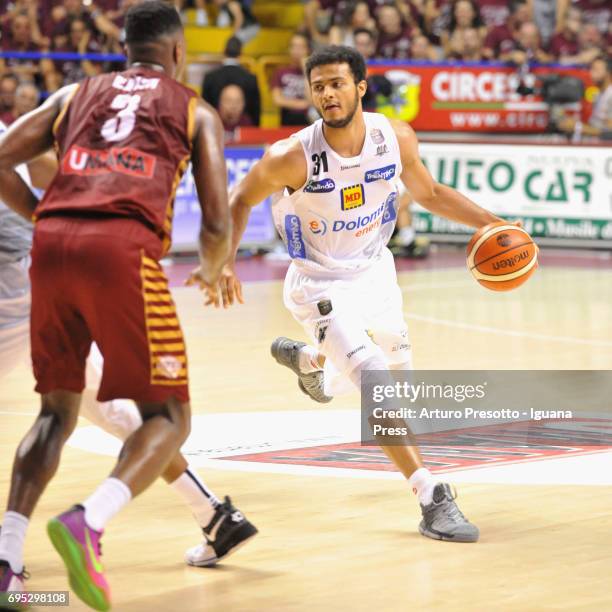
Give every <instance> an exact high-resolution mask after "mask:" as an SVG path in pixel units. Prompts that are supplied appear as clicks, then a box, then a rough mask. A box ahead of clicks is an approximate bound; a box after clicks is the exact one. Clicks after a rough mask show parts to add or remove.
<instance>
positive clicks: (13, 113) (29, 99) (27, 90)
mask: <svg viewBox="0 0 612 612" xmlns="http://www.w3.org/2000/svg"><path fill="white" fill-rule="evenodd" d="M39 101H40V92H39V91H38V88H37V87H36V85H34V84H33V83H21V84H20V85H19V86H18V87H17V90H16V91H15V106H14V107H13V109H12V110H10V111H7V112H5V113H3V114H2V116H0V120H2V121H3V122H4V123H5V124H6V125H10V124H11V123H13V121H15V120H16V119H18V118H19V117H21V116H22V115H25V114H26V113H29V112H30V111H32V110H34V109H35V108H36V107H37V106H38V102H39Z"/></svg>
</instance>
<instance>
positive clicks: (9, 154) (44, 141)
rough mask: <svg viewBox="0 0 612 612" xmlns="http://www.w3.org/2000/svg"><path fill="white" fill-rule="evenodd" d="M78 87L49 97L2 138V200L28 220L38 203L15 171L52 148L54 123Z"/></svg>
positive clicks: (20, 119) (66, 89) (0, 143)
mask: <svg viewBox="0 0 612 612" xmlns="http://www.w3.org/2000/svg"><path fill="white" fill-rule="evenodd" d="M76 87H77V86H76V85H69V86H68V87H64V88H62V89H60V90H59V91H57V92H56V93H54V94H53V95H52V96H49V98H47V100H46V101H45V103H44V104H43V105H42V106H39V107H38V108H37V109H35V110H33V111H32V112H31V113H28V114H27V115H24V116H23V117H20V118H19V119H17V121H15V122H14V123H13V124H11V126H10V127H9V128H8V130H7V131H6V132H5V133H4V134H2V136H0V199H2V200H3V201H4V202H5V203H6V204H7V205H8V206H10V207H11V208H12V209H13V210H15V211H16V212H17V213H19V214H20V215H21V216H22V217H25V218H26V219H28V220H30V219H31V218H32V213H33V212H34V209H35V208H36V205H37V204H38V200H37V199H36V198H35V197H34V195H33V194H32V192H31V191H30V189H29V187H28V186H27V185H26V184H25V183H24V182H23V180H22V179H21V177H20V176H19V175H18V174H17V172H15V170H14V169H13V168H15V166H18V165H20V164H23V163H26V162H29V161H30V160H31V159H34V158H35V157H38V156H39V155H42V154H43V153H44V152H45V151H47V150H49V149H50V148H51V147H52V146H53V123H54V122H55V120H56V119H57V116H58V115H59V113H60V112H61V110H62V108H63V107H64V105H65V104H66V103H67V102H68V100H69V96H71V95H72V93H73V92H74V90H75V89H76Z"/></svg>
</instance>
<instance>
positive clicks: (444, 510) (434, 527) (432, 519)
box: [419, 483, 480, 542]
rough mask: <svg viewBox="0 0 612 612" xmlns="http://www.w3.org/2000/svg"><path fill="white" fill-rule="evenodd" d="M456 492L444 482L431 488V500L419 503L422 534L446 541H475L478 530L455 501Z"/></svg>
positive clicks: (478, 533)
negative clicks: (424, 503)
mask: <svg viewBox="0 0 612 612" xmlns="http://www.w3.org/2000/svg"><path fill="white" fill-rule="evenodd" d="M456 497H457V493H456V492H455V493H454V494H453V493H452V492H451V489H450V486H449V485H447V484H446V483H439V484H437V485H436V486H435V487H434V490H433V501H432V502H431V504H429V505H428V506H423V505H421V512H422V513H423V520H422V521H421V523H420V525H419V531H420V532H421V534H422V535H424V536H427V537H428V538H433V539H434V540H446V541H447V542H476V541H477V540H478V536H479V535H480V532H479V531H478V527H476V525H472V523H470V522H469V521H468V520H467V519H466V518H465V516H463V513H462V512H461V510H459V508H458V507H457V504H456V503H455V498H456Z"/></svg>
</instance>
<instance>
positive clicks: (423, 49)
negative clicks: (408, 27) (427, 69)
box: [410, 34, 438, 62]
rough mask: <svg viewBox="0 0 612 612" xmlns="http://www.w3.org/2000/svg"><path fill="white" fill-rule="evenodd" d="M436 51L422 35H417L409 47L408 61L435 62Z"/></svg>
mask: <svg viewBox="0 0 612 612" xmlns="http://www.w3.org/2000/svg"><path fill="white" fill-rule="evenodd" d="M437 58H438V57H437V53H436V50H435V49H434V48H433V47H432V46H431V43H430V42H429V39H428V38H427V36H425V35H424V34H417V35H416V36H415V37H414V38H413V39H412V45H411V47H410V59H413V60H423V61H430V62H431V61H435V60H436V59H437Z"/></svg>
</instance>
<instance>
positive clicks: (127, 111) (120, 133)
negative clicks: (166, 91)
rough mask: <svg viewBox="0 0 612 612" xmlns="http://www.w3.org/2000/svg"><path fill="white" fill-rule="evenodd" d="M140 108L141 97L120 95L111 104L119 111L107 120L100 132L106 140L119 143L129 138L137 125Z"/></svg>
mask: <svg viewBox="0 0 612 612" xmlns="http://www.w3.org/2000/svg"><path fill="white" fill-rule="evenodd" d="M139 107H140V96H138V95H136V96H132V95H130V94H118V95H116V96H115V97H114V98H113V101H112V102H111V108H112V109H113V110H117V111H119V112H118V113H117V114H116V115H115V116H114V117H111V118H110V119H107V120H106V121H105V122H104V125H103V126H102V129H101V130H100V133H101V134H102V137H103V138H104V140H108V141H110V142H117V141H119V140H123V139H124V138H127V137H128V136H129V135H130V134H131V133H132V130H133V129H134V125H135V124H136V112H137V111H138V108H139Z"/></svg>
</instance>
